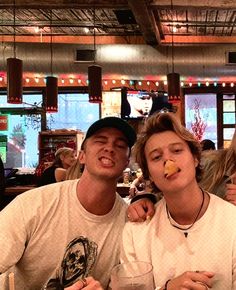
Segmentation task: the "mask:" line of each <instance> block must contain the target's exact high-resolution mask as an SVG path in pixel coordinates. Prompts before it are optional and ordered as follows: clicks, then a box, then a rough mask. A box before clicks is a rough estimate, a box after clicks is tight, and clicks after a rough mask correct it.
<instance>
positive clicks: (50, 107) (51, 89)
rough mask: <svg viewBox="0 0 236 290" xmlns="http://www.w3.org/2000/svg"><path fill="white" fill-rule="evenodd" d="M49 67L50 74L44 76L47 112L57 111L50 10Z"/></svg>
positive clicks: (56, 87)
mask: <svg viewBox="0 0 236 290" xmlns="http://www.w3.org/2000/svg"><path fill="white" fill-rule="evenodd" d="M50 14H51V15H50V32H51V36H50V54H51V55H50V56H51V59H50V60H51V62H50V69H51V76H47V77H46V94H45V109H46V112H47V113H56V112H57V111H58V101H57V99H58V79H57V78H56V77H54V76H53V69H52V68H53V47H52V44H53V41H52V40H53V39H52V10H51V13H50Z"/></svg>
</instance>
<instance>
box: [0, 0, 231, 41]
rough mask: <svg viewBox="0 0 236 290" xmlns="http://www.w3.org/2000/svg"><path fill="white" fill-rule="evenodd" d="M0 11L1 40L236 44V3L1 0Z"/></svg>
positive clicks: (195, 0) (200, 1)
mask: <svg viewBox="0 0 236 290" xmlns="http://www.w3.org/2000/svg"><path fill="white" fill-rule="evenodd" d="M0 11H1V14H0V15H1V16H0V40H1V41H2V42H4V41H12V39H13V36H14V35H15V39H16V41H38V42H40V41H41V42H43V41H47V37H50V36H51V35H53V40H54V41H64V42H74V43H77V42H80V43H81V42H83V43H91V42H92V39H94V35H96V42H97V43H99V42H101V43H103V42H104V43H119V42H121V41H125V42H126V43H142V42H143V43H146V44H150V45H168V44H171V43H172V42H174V43H175V44H177V43H179V44H193V43H195V44H202V43H208V44H209V43H236V1H235V0H228V1H220V0H215V1H214V0H213V1H210V0H205V1H204V0H193V1H190V0H183V1H180V0H169V1H166V0H160V1H158V0H152V1H151V0H146V1H145V0H103V1H92V0H90V1H89V0H88V1H84V0H47V1H38V0H37V1H36V0H12V1H11V0H1V3H0ZM94 28H95V29H94ZM98 36H100V37H98Z"/></svg>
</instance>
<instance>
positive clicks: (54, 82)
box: [45, 76, 58, 113]
mask: <svg viewBox="0 0 236 290" xmlns="http://www.w3.org/2000/svg"><path fill="white" fill-rule="evenodd" d="M57 98H58V79H57V78H56V77H53V76H49V77H46V100H45V109H46V112H47V113H56V112H57V111H58V101H57Z"/></svg>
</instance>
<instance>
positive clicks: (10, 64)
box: [7, 0, 23, 104]
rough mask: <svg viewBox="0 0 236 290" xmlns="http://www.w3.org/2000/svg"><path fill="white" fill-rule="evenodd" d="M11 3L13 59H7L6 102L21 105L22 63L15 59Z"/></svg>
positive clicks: (14, 35) (14, 36)
mask: <svg viewBox="0 0 236 290" xmlns="http://www.w3.org/2000/svg"><path fill="white" fill-rule="evenodd" d="M15 8H16V7H15V0H14V2H13V31H14V34H13V53H14V57H13V58H8V59H7V102H8V103H10V104H22V95H23V79H22V77H23V62H22V60H21V59H18V58H16V9H15Z"/></svg>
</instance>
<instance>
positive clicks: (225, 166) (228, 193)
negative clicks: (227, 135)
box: [201, 131, 236, 205]
mask: <svg viewBox="0 0 236 290" xmlns="http://www.w3.org/2000/svg"><path fill="white" fill-rule="evenodd" d="M201 165H202V167H203V176H202V180H201V186H202V187H203V188H204V189H205V190H207V191H210V192H212V193H214V194H216V195H218V196H219V197H222V198H224V199H226V200H227V201H229V202H231V203H233V204H234V205H236V182H235V180H234V178H233V177H234V176H235V175H236V131H235V132H234V136H233V138H232V141H231V144H230V146H229V147H228V148H225V149H219V150H210V151H204V152H203V154H202V161H201ZM234 183H235V184H234Z"/></svg>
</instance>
